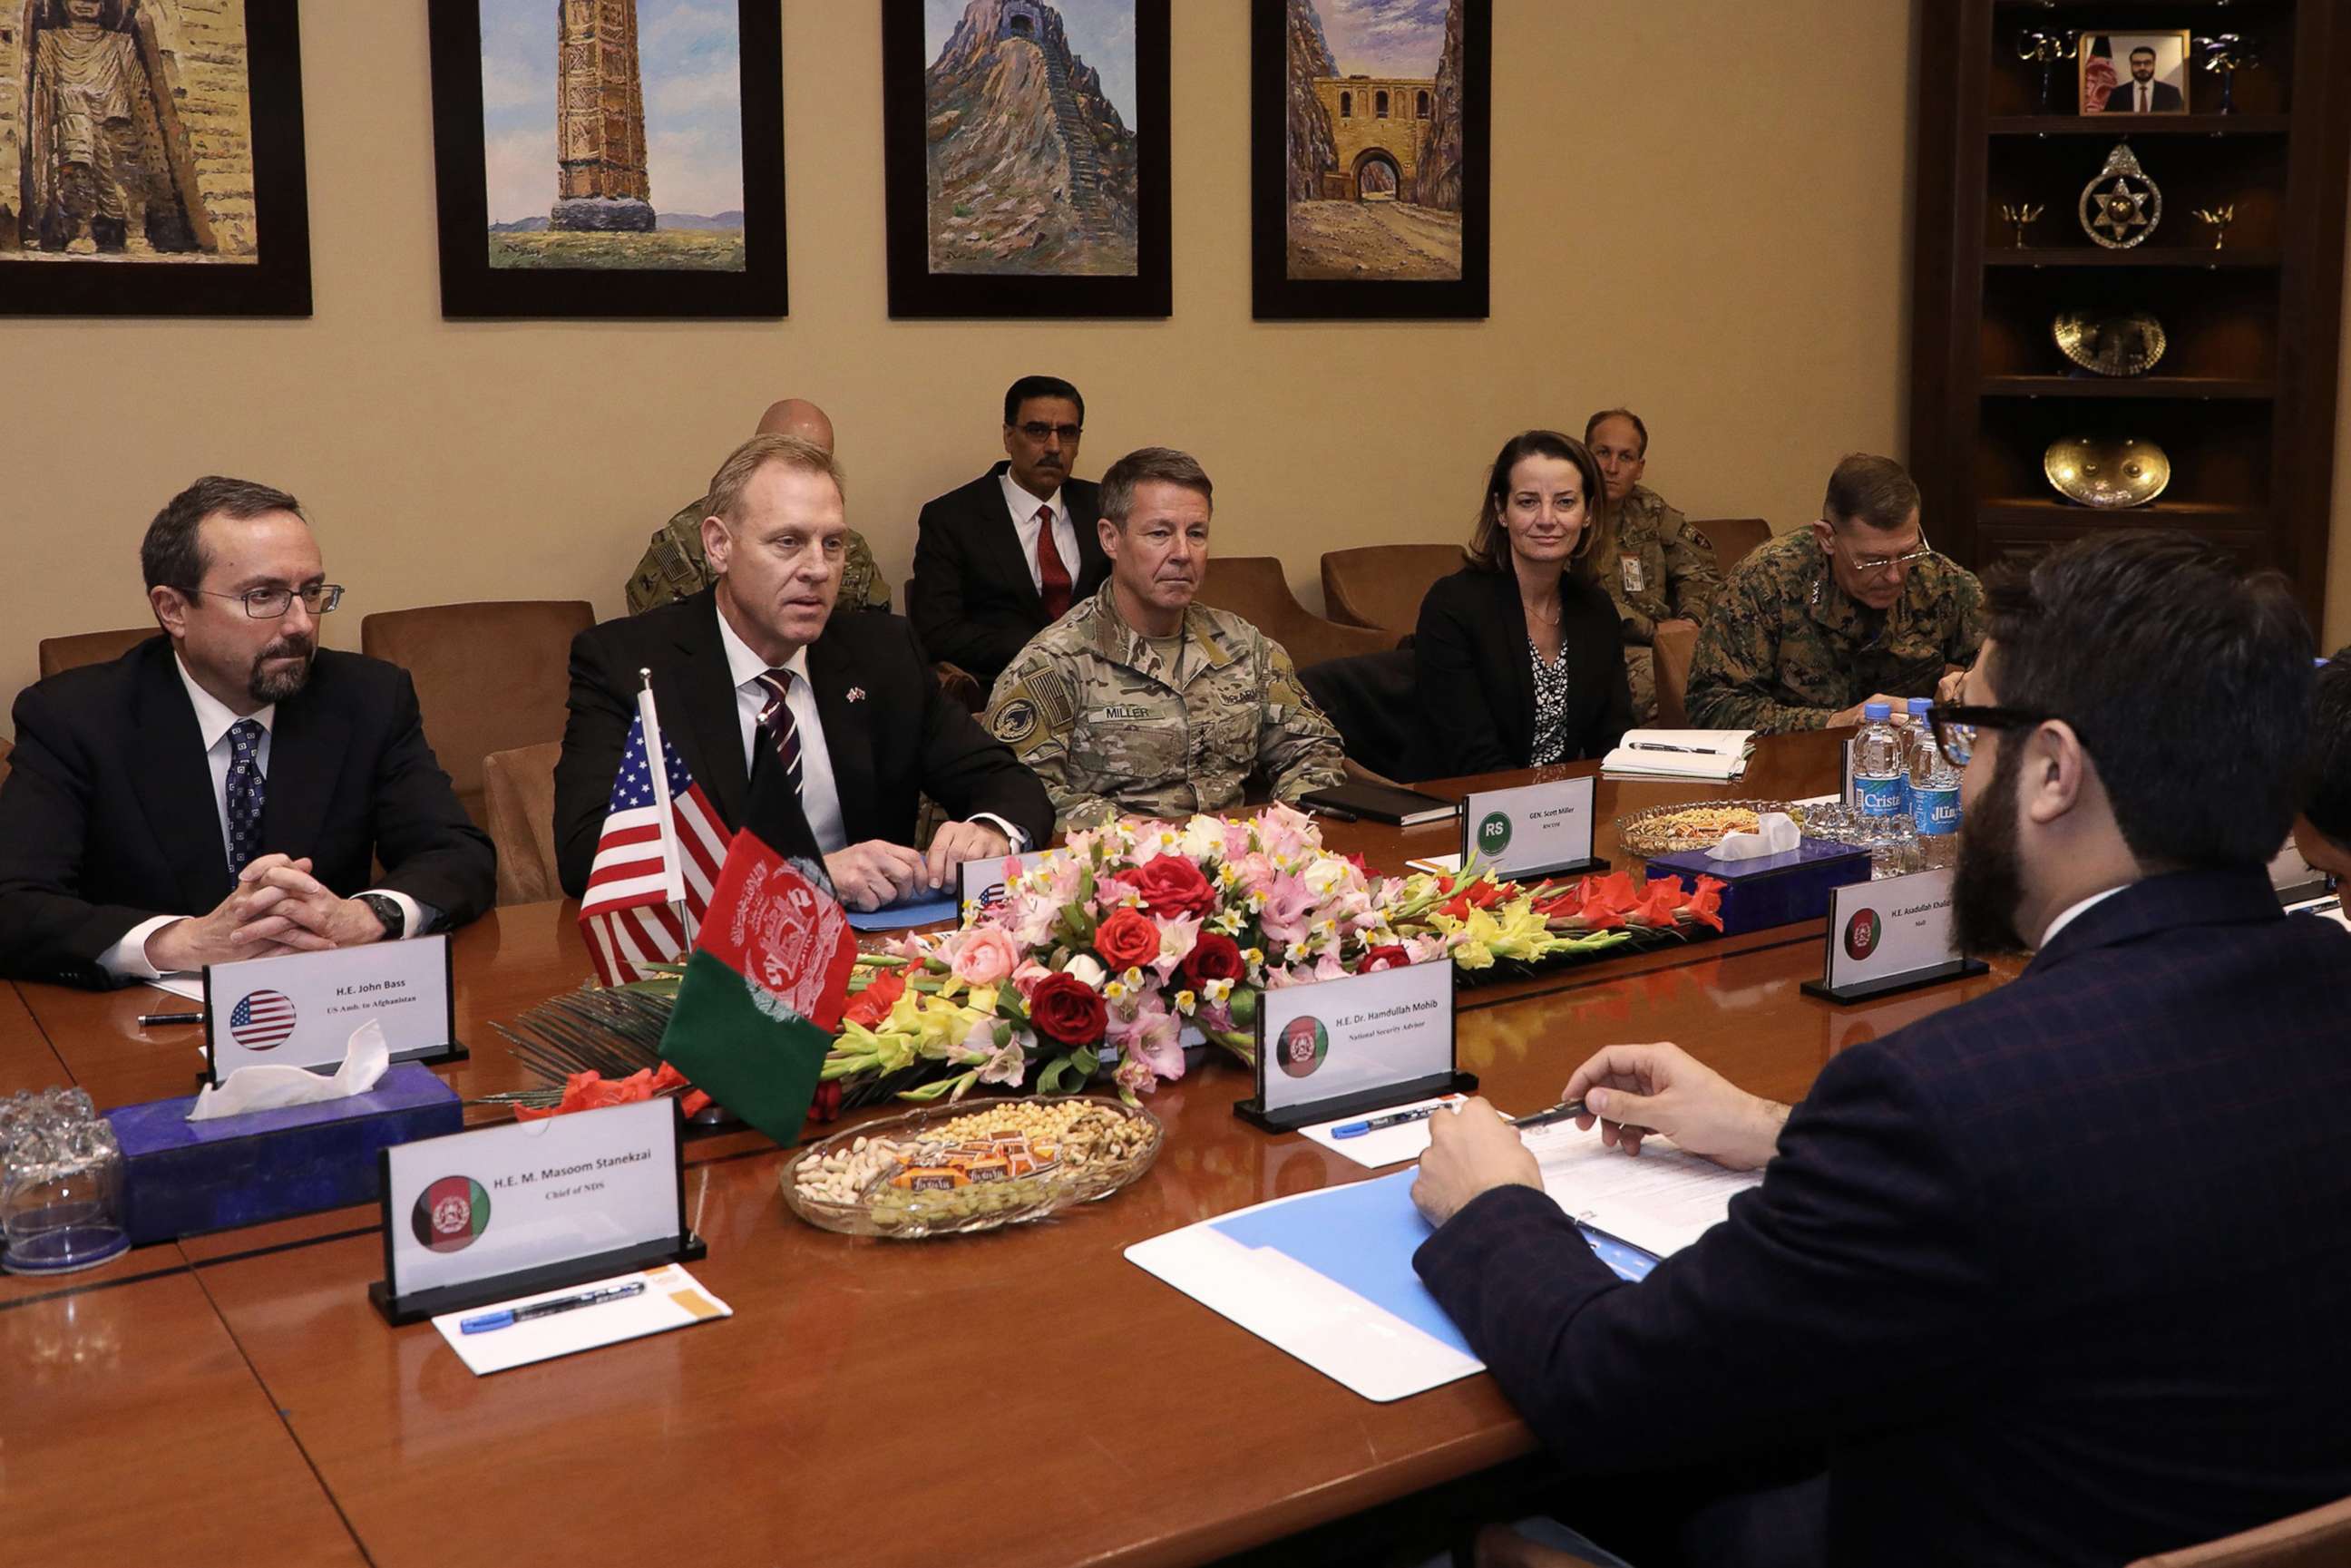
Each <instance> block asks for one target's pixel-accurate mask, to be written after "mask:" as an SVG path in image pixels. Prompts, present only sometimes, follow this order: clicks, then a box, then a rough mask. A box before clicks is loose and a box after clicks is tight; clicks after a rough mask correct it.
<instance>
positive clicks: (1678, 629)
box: [1649, 626, 1698, 729]
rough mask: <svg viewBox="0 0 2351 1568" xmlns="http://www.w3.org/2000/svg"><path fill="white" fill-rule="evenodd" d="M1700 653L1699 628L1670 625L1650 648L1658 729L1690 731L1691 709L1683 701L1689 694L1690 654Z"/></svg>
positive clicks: (1658, 634)
mask: <svg viewBox="0 0 2351 1568" xmlns="http://www.w3.org/2000/svg"><path fill="white" fill-rule="evenodd" d="M1697 652H1698V628H1697V627H1695V626H1669V627H1667V629H1666V630H1664V631H1663V632H1658V633H1657V637H1656V643H1653V644H1652V645H1651V647H1650V650H1649V653H1650V656H1651V657H1652V658H1653V659H1654V660H1655V661H1656V663H1655V664H1654V665H1653V666H1652V668H1654V669H1655V671H1656V676H1657V727H1658V728H1660V729H1687V728H1688V727H1689V709H1688V708H1687V707H1686V706H1683V698H1684V697H1685V696H1686V695H1687V694H1688V692H1689V672H1690V655H1691V654H1693V653H1697Z"/></svg>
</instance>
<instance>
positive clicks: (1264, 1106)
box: [1233, 957, 1478, 1132]
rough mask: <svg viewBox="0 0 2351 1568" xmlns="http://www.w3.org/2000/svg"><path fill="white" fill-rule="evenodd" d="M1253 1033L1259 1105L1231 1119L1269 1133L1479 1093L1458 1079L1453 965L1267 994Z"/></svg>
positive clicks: (1436, 962)
mask: <svg viewBox="0 0 2351 1568" xmlns="http://www.w3.org/2000/svg"><path fill="white" fill-rule="evenodd" d="M1257 1031H1258V1033H1257V1098H1255V1099H1254V1100H1244V1101H1242V1102H1241V1103H1239V1104H1238V1105H1236V1106H1234V1107H1233V1112H1234V1114H1236V1115H1238V1116H1239V1117H1240V1118H1241V1119H1242V1120H1243V1121H1246V1122H1249V1123H1252V1124H1255V1125H1257V1126H1259V1127H1263V1128H1266V1129H1267V1130H1268V1131H1271V1132H1287V1131H1289V1130H1290V1129H1291V1128H1295V1127H1303V1126H1307V1125H1309V1124H1312V1123H1315V1122H1327V1121H1331V1120H1333V1119H1334V1118H1337V1117H1342V1116H1352V1115H1354V1114H1356V1113H1359V1112H1364V1111H1376V1110H1379V1109H1382V1108H1384V1107H1385V1106H1389V1105H1400V1104H1403V1103H1405V1102H1407V1101H1412V1100H1423V1099H1426V1098H1427V1097H1429V1096H1430V1095H1432V1094H1445V1093H1455V1092H1458V1093H1468V1092H1470V1091H1471V1090H1474V1089H1476V1088H1477V1087H1478V1080H1477V1079H1476V1078H1474V1077H1472V1076H1470V1075H1469V1074H1468V1073H1464V1072H1458V1071H1455V1069H1454V1063H1453V964H1452V961H1451V960H1450V959H1449V958H1444V957H1437V958H1431V959H1428V960H1427V961H1426V962H1424V963H1419V964H1407V965H1405V966H1403V967H1399V968H1394V969H1377V970H1374V971H1373V972H1372V973H1370V974H1367V975H1350V976H1347V977H1344V978H1343V979H1337V980H1322V981H1319V982H1317V983H1315V984H1313V985H1307V986H1284V987H1282V988H1280V989H1279V990H1272V991H1267V992H1266V993H1265V994H1264V995H1262V996H1260V997H1259V998H1258V1004H1257Z"/></svg>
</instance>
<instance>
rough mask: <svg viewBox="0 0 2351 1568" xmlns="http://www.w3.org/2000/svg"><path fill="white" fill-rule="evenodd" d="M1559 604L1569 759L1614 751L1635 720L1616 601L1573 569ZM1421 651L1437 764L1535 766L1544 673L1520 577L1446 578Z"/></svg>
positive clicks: (1418, 672)
mask: <svg viewBox="0 0 2351 1568" xmlns="http://www.w3.org/2000/svg"><path fill="white" fill-rule="evenodd" d="M1559 603H1560V653H1561V656H1562V657H1563V658H1564V659H1565V660H1566V661H1567V666H1568V671H1569V675H1568V698H1567V731H1568V753H1567V755H1568V758H1569V760H1571V761H1572V760H1573V759H1575V758H1581V757H1604V756H1606V755H1607V754H1608V750H1609V748H1610V747H1613V746H1614V745H1615V744H1616V742H1617V740H1618V738H1619V737H1622V736H1623V735H1624V733H1625V730H1627V729H1629V728H1630V727H1632V724H1633V697H1632V693H1631V691H1630V689H1629V688H1628V687H1627V686H1626V685H1625V647H1624V641H1623V634H1622V632H1621V631H1620V630H1619V627H1618V624H1617V620H1616V606H1615V605H1614V603H1612V602H1611V601H1610V600H1609V598H1608V594H1607V592H1606V591H1605V590H1604V589H1602V588H1600V587H1599V586H1598V585H1597V584H1594V583H1590V582H1586V581H1583V580H1582V579H1580V578H1577V577H1575V576H1574V575H1573V574H1572V573H1566V572H1562V573H1561V574H1560V580H1559ZM1412 649H1413V660H1414V666H1415V670H1414V680H1415V684H1416V686H1417V687H1418V689H1419V693H1420V716H1421V726H1422V728H1423V730H1424V732H1425V736H1424V738H1425V742H1426V753H1425V755H1426V758H1427V759H1428V765H1429V766H1431V767H1435V768H1440V769H1441V770H1442V771H1443V772H1445V773H1446V774H1447V775H1455V774H1463V773H1492V772H1498V771H1500V770H1501V769H1504V768H1524V767H1526V766H1527V759H1528V758H1531V757H1532V756H1533V755H1534V739H1535V672H1534V660H1533V655H1532V654H1531V653H1529V652H1528V650H1527V619H1526V612H1524V611H1523V610H1522V609H1520V604H1519V581H1518V578H1517V576H1516V575H1515V574H1513V573H1511V572H1508V571H1484V570H1479V569H1478V568H1475V567H1470V568H1465V569H1464V570H1460V571H1457V572H1455V573H1454V574H1453V575H1452V576H1450V577H1442V578H1439V579H1437V581H1436V582H1434V583H1433V584H1431V585H1430V587H1429V590H1428V594H1427V597H1426V598H1424V599H1423V600H1422V601H1420V624H1419V627H1418V628H1417V629H1416V631H1415V632H1413V640H1412Z"/></svg>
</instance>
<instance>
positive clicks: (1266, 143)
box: [1249, 0, 1494, 320]
mask: <svg viewBox="0 0 2351 1568" xmlns="http://www.w3.org/2000/svg"><path fill="white" fill-rule="evenodd" d="M1493 54H1494V10H1493V5H1492V0H1252V4H1251V11H1250V37H1249V118H1250V127H1249V157H1250V182H1249V187H1250V188H1249V203H1250V224H1249V228H1250V264H1251V272H1252V277H1251V283H1252V287H1251V290H1250V293H1251V298H1252V302H1253V312H1254V314H1255V315H1256V317H1257V319H1259V320H1298V319H1411V318H1469V319H1477V318H1482V317H1483V316H1485V315H1486V313H1487V276H1488V273H1487V265H1488V232H1489V213H1488V188H1489V187H1488V181H1487V165H1488V141H1489V133H1488V124H1489V108H1488V93H1489V83H1490V82H1491V80H1492V74H1493V73H1492V64H1493Z"/></svg>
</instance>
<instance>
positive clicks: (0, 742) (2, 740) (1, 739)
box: [0, 735, 16, 784]
mask: <svg viewBox="0 0 2351 1568" xmlns="http://www.w3.org/2000/svg"><path fill="white" fill-rule="evenodd" d="M14 750H16V742H15V741H13V740H11V739H9V738H8V737H6V736H5V735H0V784H5V783H6V782H8V754H9V753H10V752H12V751H14Z"/></svg>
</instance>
